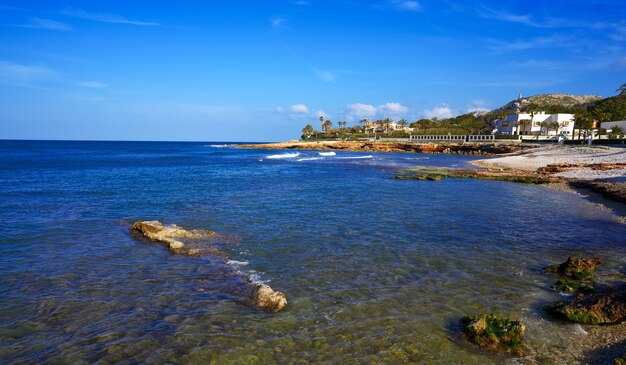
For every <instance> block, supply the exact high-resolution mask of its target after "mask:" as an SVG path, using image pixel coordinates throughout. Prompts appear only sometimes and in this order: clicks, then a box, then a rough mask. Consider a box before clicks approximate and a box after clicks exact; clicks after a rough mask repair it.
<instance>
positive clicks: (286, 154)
mask: <svg viewBox="0 0 626 365" xmlns="http://www.w3.org/2000/svg"><path fill="white" fill-rule="evenodd" d="M298 156H300V152H294V153H283V154H280V155H269V156H266V157H265V158H269V159H272V160H276V159H281V158H296V157H298Z"/></svg>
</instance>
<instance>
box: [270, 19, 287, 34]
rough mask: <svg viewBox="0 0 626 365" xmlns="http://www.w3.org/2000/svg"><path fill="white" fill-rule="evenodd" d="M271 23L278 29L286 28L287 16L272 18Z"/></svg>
mask: <svg viewBox="0 0 626 365" xmlns="http://www.w3.org/2000/svg"><path fill="white" fill-rule="evenodd" d="M270 25H271V26H272V28H273V29H274V30H276V31H278V30H281V29H284V28H285V18H280V17H276V18H272V19H270Z"/></svg>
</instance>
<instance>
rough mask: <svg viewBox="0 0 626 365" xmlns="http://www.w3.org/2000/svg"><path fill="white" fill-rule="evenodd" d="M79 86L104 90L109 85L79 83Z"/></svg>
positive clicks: (95, 82) (94, 82)
mask: <svg viewBox="0 0 626 365" xmlns="http://www.w3.org/2000/svg"><path fill="white" fill-rule="evenodd" d="M78 86H81V87H86V88H88V89H103V88H105V87H108V86H109V85H107V84H104V83H102V82H98V81H81V82H79V83H78Z"/></svg>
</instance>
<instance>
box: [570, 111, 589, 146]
mask: <svg viewBox="0 0 626 365" xmlns="http://www.w3.org/2000/svg"><path fill="white" fill-rule="evenodd" d="M574 128H578V139H579V140H580V133H581V132H582V130H583V129H584V130H585V131H588V130H589V129H590V128H591V115H590V114H589V112H588V111H587V110H585V109H582V108H580V109H576V110H575V111H574Z"/></svg>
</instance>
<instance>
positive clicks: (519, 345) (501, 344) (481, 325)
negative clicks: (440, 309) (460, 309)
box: [462, 314, 526, 356]
mask: <svg viewBox="0 0 626 365" xmlns="http://www.w3.org/2000/svg"><path fill="white" fill-rule="evenodd" d="M462 321H463V326H464V327H463V335H464V336H465V337H466V338H467V339H468V340H469V341H470V342H473V343H475V344H476V345H478V346H480V347H481V348H483V349H486V350H490V351H497V352H503V353H506V354H511V355H515V356H524V343H523V341H524V331H525V330H526V325H525V324H524V323H523V322H521V321H516V320H511V319H508V318H504V317H500V316H497V315H495V314H481V315H476V316H467V317H463V319H462Z"/></svg>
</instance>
